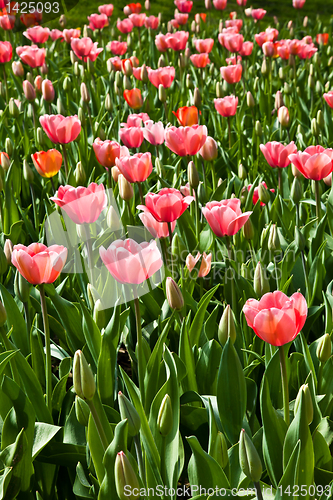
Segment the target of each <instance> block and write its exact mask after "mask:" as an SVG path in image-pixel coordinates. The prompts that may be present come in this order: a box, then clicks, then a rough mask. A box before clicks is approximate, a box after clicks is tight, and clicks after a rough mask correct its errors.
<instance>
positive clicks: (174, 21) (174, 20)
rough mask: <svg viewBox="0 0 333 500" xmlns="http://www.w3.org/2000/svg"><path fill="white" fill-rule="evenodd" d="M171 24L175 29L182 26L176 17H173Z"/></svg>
mask: <svg viewBox="0 0 333 500" xmlns="http://www.w3.org/2000/svg"><path fill="white" fill-rule="evenodd" d="M170 24H171V26H172V27H173V28H175V30H178V29H179V28H180V24H178V23H177V21H176V19H171V21H170Z"/></svg>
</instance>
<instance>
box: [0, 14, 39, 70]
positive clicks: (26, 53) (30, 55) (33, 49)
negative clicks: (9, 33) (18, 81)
mask: <svg viewBox="0 0 333 500" xmlns="http://www.w3.org/2000/svg"><path fill="white" fill-rule="evenodd" d="M0 19H1V17H0ZM16 53H17V55H18V56H19V57H20V58H21V59H22V61H23V62H24V63H25V64H27V65H28V66H30V68H40V67H41V66H43V64H44V62H45V55H46V52H45V49H40V48H39V47H37V45H24V46H23V47H16Z"/></svg>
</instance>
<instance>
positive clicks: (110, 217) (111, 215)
mask: <svg viewBox="0 0 333 500" xmlns="http://www.w3.org/2000/svg"><path fill="white" fill-rule="evenodd" d="M106 223H107V226H108V228H109V229H111V231H119V230H120V229H121V228H122V224H121V221H120V219H119V217H118V214H117V212H116V210H115V209H114V208H113V206H112V205H111V206H110V208H109V210H108V213H107V216H106Z"/></svg>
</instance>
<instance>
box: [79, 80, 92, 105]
mask: <svg viewBox="0 0 333 500" xmlns="http://www.w3.org/2000/svg"><path fill="white" fill-rule="evenodd" d="M80 93H81V99H82V101H83V102H85V103H88V102H90V95H89V92H88V89H87V85H86V84H85V83H84V82H82V83H81V87H80Z"/></svg>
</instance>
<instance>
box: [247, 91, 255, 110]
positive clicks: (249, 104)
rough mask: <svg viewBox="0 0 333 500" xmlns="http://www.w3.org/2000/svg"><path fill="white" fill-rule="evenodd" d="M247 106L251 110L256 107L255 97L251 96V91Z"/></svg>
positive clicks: (248, 94) (248, 93) (248, 95)
mask: <svg viewBox="0 0 333 500" xmlns="http://www.w3.org/2000/svg"><path fill="white" fill-rule="evenodd" d="M246 104H247V105H248V107H249V108H254V106H255V102H254V99H253V95H252V94H251V92H250V91H248V92H247V94H246Z"/></svg>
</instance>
